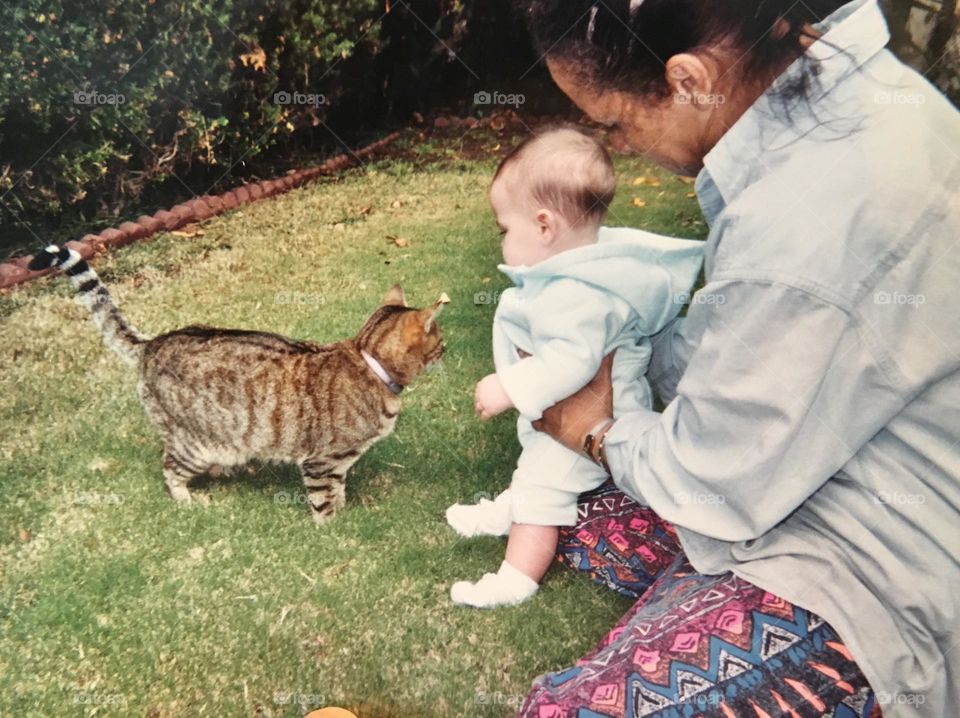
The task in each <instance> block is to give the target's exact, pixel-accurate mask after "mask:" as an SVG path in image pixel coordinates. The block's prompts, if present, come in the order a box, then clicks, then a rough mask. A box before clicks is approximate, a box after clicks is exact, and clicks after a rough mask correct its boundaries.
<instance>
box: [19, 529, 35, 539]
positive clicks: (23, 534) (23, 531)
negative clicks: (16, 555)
mask: <svg viewBox="0 0 960 718" xmlns="http://www.w3.org/2000/svg"><path fill="white" fill-rule="evenodd" d="M32 538H33V534H31V533H30V532H29V531H27V530H26V529H20V540H21V541H29V540H30V539H32Z"/></svg>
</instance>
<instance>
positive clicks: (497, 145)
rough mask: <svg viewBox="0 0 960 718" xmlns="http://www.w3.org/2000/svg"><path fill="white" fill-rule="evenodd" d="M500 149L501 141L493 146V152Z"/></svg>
mask: <svg viewBox="0 0 960 718" xmlns="http://www.w3.org/2000/svg"><path fill="white" fill-rule="evenodd" d="M499 150H500V143H499V142H498V143H497V144H495V145H494V146H493V147H492V148H491V150H490V151H491V152H498V151H499Z"/></svg>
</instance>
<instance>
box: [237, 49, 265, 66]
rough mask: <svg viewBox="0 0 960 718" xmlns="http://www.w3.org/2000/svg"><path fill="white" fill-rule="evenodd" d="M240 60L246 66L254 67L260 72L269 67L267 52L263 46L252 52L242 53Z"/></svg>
mask: <svg viewBox="0 0 960 718" xmlns="http://www.w3.org/2000/svg"><path fill="white" fill-rule="evenodd" d="M240 62H242V63H243V66H244V67H252V68H253V69H254V70H257V71H258V72H263V71H264V70H266V69H267V53H265V52H264V51H263V48H260V47H258V48H257V49H256V50H253V51H252V52H245V53H243V54H242V55H240Z"/></svg>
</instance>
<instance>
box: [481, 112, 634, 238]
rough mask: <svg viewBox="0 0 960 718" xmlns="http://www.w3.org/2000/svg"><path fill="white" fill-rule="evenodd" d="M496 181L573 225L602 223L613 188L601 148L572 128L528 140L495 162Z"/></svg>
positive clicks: (612, 177)
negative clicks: (508, 185) (508, 184)
mask: <svg viewBox="0 0 960 718" xmlns="http://www.w3.org/2000/svg"><path fill="white" fill-rule="evenodd" d="M498 179H502V180H504V181H506V182H509V183H510V186H511V190H512V191H514V192H518V193H524V194H526V195H527V197H528V198H529V199H530V200H531V201H532V202H533V203H534V204H536V205H537V206H538V207H545V208H547V209H551V210H553V211H554V212H557V213H558V214H560V215H561V216H562V217H563V218H564V219H566V220H567V221H568V222H569V223H570V224H571V225H574V226H578V225H582V224H587V223H596V224H600V223H601V222H603V220H604V218H605V217H606V216H607V210H608V209H609V207H610V202H612V201H613V195H614V192H615V191H616V184H617V182H616V175H615V173H614V170H613V162H612V161H611V160H610V155H609V154H608V153H607V150H606V149H605V148H604V146H603V145H602V144H600V142H598V141H597V140H596V139H595V138H593V137H591V136H590V135H588V134H586V133H584V132H581V131H580V130H578V129H575V128H572V127H559V128H553V129H548V130H545V131H542V132H539V133H537V134H535V135H533V136H531V137H528V138H527V139H526V140H524V141H523V142H521V143H520V144H519V145H517V146H516V147H515V148H514V149H513V150H512V151H511V152H510V154H508V155H507V156H506V157H504V158H503V161H501V162H500V166H499V167H498V168H497V172H496V174H494V176H493V181H494V182H496V181H497V180H498Z"/></svg>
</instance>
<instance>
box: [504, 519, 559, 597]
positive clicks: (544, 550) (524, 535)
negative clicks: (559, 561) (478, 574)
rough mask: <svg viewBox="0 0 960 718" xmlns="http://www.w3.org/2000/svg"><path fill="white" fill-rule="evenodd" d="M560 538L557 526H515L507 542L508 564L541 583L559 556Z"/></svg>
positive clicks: (511, 528) (511, 529) (512, 527)
mask: <svg viewBox="0 0 960 718" xmlns="http://www.w3.org/2000/svg"><path fill="white" fill-rule="evenodd" d="M559 536H560V529H558V528H557V527H556V526H537V525H536V524H513V526H511V527H510V539H509V540H508V541H507V556H506V562H507V563H509V564H510V565H511V566H513V567H514V568H515V569H517V570H518V571H520V572H522V573H523V574H525V575H526V576H529V577H530V578H531V579H532V580H534V581H536V582H537V583H540V579H541V578H543V575H544V574H545V573H546V572H547V569H548V568H550V564H551V563H553V559H554V557H555V556H556V554H557V540H558V539H559Z"/></svg>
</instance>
